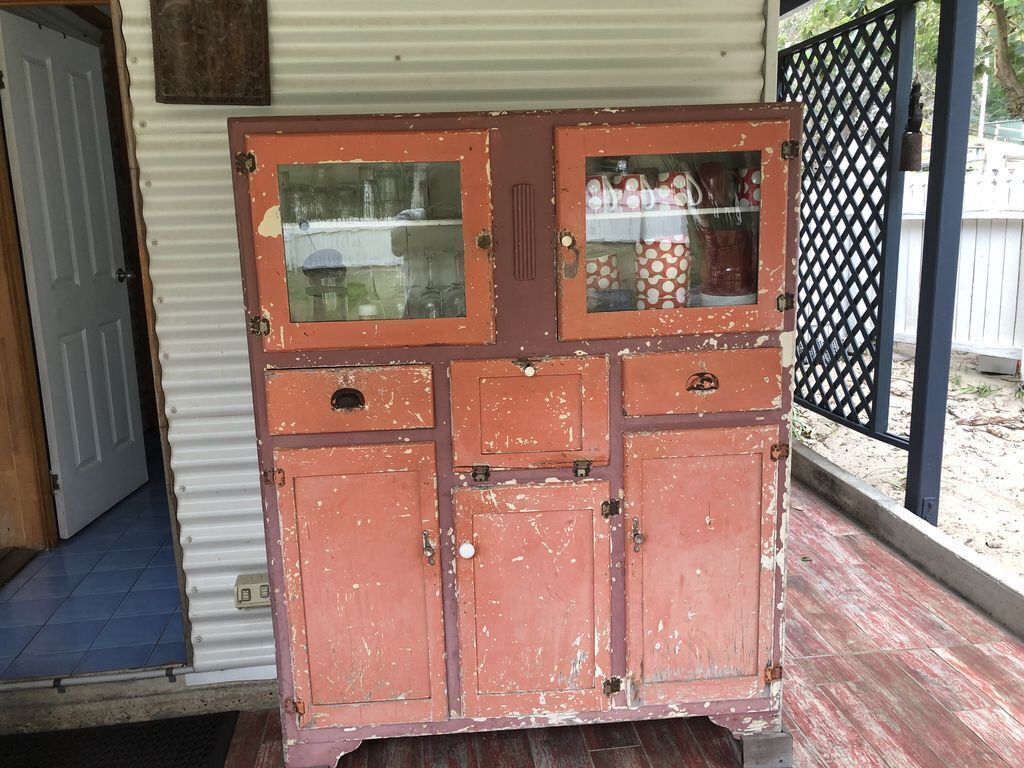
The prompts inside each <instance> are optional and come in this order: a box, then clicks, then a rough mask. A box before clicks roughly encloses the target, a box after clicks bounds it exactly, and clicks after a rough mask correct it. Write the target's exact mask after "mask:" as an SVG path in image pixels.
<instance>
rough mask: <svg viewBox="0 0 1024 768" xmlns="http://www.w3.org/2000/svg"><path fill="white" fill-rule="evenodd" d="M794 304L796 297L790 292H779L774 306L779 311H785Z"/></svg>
mask: <svg viewBox="0 0 1024 768" xmlns="http://www.w3.org/2000/svg"><path fill="white" fill-rule="evenodd" d="M795 306H796V298H795V297H794V296H793V294H792V293H781V294H779V297H778V298H777V299H775V308H776V309H777V310H779V312H785V311H786V310H787V309H793V307H795Z"/></svg>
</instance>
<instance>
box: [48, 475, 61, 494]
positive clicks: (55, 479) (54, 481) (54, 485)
mask: <svg viewBox="0 0 1024 768" xmlns="http://www.w3.org/2000/svg"><path fill="white" fill-rule="evenodd" d="M50 490H51V491H53V492H54V493H56V492H57V491H59V490H60V475H58V474H57V473H56V472H51V473H50Z"/></svg>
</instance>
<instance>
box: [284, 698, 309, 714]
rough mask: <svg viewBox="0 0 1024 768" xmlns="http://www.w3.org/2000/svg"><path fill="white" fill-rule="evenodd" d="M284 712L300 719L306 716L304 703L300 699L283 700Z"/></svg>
mask: <svg viewBox="0 0 1024 768" xmlns="http://www.w3.org/2000/svg"><path fill="white" fill-rule="evenodd" d="M284 711H285V712H289V713H291V714H293V715H298V716H299V717H302V716H303V715H304V714H306V702H304V701H303V700H302V699H291V698H289V699H285V700H284Z"/></svg>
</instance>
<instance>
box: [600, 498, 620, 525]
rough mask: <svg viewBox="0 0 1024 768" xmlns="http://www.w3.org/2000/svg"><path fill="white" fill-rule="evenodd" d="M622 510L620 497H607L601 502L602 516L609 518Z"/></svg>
mask: <svg viewBox="0 0 1024 768" xmlns="http://www.w3.org/2000/svg"><path fill="white" fill-rule="evenodd" d="M621 511H622V502H621V501H620V500H619V499H607V500H605V501H602V502H601V517H603V518H604V519H605V520H607V519H608V518H610V517H615V516H616V515H618V514H619V513H620V512H621Z"/></svg>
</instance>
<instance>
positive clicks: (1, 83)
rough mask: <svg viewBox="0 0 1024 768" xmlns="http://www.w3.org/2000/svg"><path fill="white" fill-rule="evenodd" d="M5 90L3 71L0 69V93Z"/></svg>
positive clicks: (5, 82)
mask: <svg viewBox="0 0 1024 768" xmlns="http://www.w3.org/2000/svg"><path fill="white" fill-rule="evenodd" d="M5 88H7V81H6V80H4V71H3V70H2V69H0V91H2V90H4V89H5Z"/></svg>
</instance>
